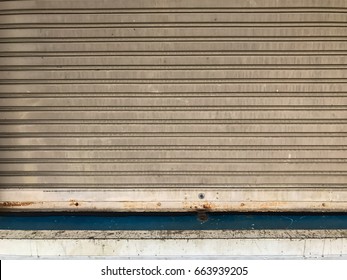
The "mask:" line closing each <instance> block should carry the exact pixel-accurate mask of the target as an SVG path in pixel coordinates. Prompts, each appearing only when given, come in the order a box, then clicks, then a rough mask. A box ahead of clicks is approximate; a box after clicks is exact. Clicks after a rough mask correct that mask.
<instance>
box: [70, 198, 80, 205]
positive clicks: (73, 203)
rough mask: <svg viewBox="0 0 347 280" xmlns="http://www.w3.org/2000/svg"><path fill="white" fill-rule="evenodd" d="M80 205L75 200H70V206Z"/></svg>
mask: <svg viewBox="0 0 347 280" xmlns="http://www.w3.org/2000/svg"><path fill="white" fill-rule="evenodd" d="M79 205H80V204H79V203H78V202H77V201H76V200H73V199H71V200H70V206H76V207H77V206H79Z"/></svg>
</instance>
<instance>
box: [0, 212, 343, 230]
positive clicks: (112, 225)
mask: <svg viewBox="0 0 347 280" xmlns="http://www.w3.org/2000/svg"><path fill="white" fill-rule="evenodd" d="M207 218H208V219H207V220H205V221H204V220H201V218H200V219H199V217H198V216H197V214H172V213H171V214H140V215H139V214H88V215H87V214H78V215H76V214H74V215H71V214H69V215H68V214H16V213H6V214H4V213H2V214H1V215H0V229H9V230H218V229H219V230H222V229H234V230H237V229H239V230H241V229H244V230H245V229H347V214H324V215H322V214H312V213H310V214H307V213H305V214H302V213H301V214H293V213H290V214H285V213H281V214H254V213H250V214H239V213H238V214H235V213H223V214H222V213H209V214H207Z"/></svg>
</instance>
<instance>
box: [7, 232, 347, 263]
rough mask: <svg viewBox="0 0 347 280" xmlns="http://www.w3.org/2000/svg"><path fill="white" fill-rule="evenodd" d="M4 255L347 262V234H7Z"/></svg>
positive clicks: (21, 256) (14, 256) (22, 256)
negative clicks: (346, 260) (343, 260)
mask: <svg viewBox="0 0 347 280" xmlns="http://www.w3.org/2000/svg"><path fill="white" fill-rule="evenodd" d="M0 257H1V258H2V259H6V258H100V257H106V258H115V259H126V258H169V259H171V258H232V259H233V258H235V259H239V258H246V259H254V258H259V259H289V258H290V259H291V258H294V259H317V258H318V259H321V258H329V259H347V230H254V231H248V230H246V231H242V230H239V231H234V230H227V231H218V230H217V231H212V230H211V231H7V230H3V231H0Z"/></svg>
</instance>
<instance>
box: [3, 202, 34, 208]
mask: <svg viewBox="0 0 347 280" xmlns="http://www.w3.org/2000/svg"><path fill="white" fill-rule="evenodd" d="M32 204H34V202H30V201H4V202H0V207H23V206H29V205H32Z"/></svg>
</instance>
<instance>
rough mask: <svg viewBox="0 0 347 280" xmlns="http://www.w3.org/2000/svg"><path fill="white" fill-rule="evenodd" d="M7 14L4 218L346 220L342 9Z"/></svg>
mask: <svg viewBox="0 0 347 280" xmlns="http://www.w3.org/2000/svg"><path fill="white" fill-rule="evenodd" d="M0 8H1V9H0V10H1V15H0V21H1V26H0V27H1V29H0V37H1V44H0V48H1V49H0V51H1V57H0V65H1V72H0V73H1V74H0V75H1V85H0V93H1V104H0V106H1V107H0V108H1V119H0V121H1V125H0V129H1V138H0V145H1V146H0V147H1V156H0V158H1V159H0V160H1V162H0V166H1V169H0V172H1V174H0V175H1V177H0V180H1V181H0V183H1V192H0V201H1V204H0V205H1V208H2V209H3V210H26V211H27V210H66V209H68V210H115V211H191V210H197V209H198V210H201V209H204V210H216V211H219V210H236V211H248V210H256V211H284V210H296V211H300V210H307V211H314V210H326V211H332V210H343V211H345V210H347V207H346V201H347V192H346V191H347V187H346V183H347V176H346V175H347V173H346V172H347V169H346V167H347V162H346V159H347V157H346V156H347V152H346V147H347V146H346V144H347V141H346V135H347V134H346V132H347V130H346V128H347V127H346V121H347V113H346V105H347V95H346V93H347V85H346V81H347V80H346V77H347V70H346V63H347V56H346V54H347V41H346V39H347V37H346V35H347V13H346V12H347V1H344V0H326V1H324V0H322V1H318V0H317V1H316V0H306V1H304V0H291V1H286V0H268V1H261V0H253V1H245V0H234V1H227V0H224V1H214V0H185V1H183V0H175V1H169V0H162V1H155V0H148V1H127V0H121V1H112V0H105V1H1V2H0Z"/></svg>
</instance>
